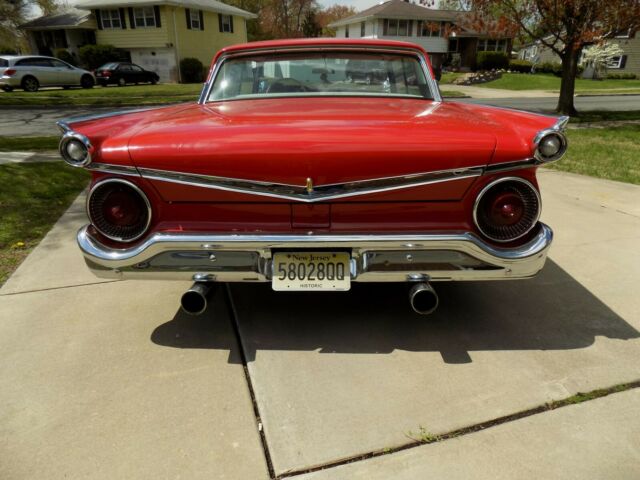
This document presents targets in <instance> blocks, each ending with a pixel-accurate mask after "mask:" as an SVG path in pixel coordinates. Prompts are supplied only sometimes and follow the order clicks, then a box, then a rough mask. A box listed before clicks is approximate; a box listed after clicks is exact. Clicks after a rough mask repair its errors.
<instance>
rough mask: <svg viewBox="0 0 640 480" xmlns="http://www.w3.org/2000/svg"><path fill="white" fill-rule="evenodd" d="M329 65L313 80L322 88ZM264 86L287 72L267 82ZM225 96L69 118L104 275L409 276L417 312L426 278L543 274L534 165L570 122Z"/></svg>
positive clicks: (363, 100) (89, 233)
mask: <svg viewBox="0 0 640 480" xmlns="http://www.w3.org/2000/svg"><path fill="white" fill-rule="evenodd" d="M372 45H374V46H372V47H371V48H373V49H377V48H379V44H375V43H373V42H372ZM394 45H395V44H394ZM269 46H270V47H271V45H269ZM271 48H273V47H271ZM393 48H395V46H394V47H393ZM411 48H414V47H411ZM388 49H389V50H391V49H392V48H391V47H388ZM242 53H244V52H242ZM342 60H344V59H341V61H342ZM251 61H252V60H251ZM312 63H313V62H312ZM343 63H344V62H343ZM293 67H295V65H293ZM333 70H334V69H333V67H332V68H327V67H326V66H324V67H323V68H315V67H314V68H311V67H310V68H309V72H310V73H309V74H310V75H311V74H313V75H317V76H318V77H319V79H318V80H317V82H318V83H317V85H319V88H324V87H323V86H324V85H326V80H327V76H328V74H327V72H329V74H330V75H334V74H335V72H334V71H333ZM292 71H293V68H292ZM331 72H333V73H331ZM260 73H261V74H262V73H264V72H263V71H262V70H261V71H260ZM229 78H231V77H229ZM254 78H255V77H254ZM413 78H415V76H414V77H413ZM329 79H331V77H330V76H329ZM209 82H211V78H210V79H209ZM265 82H267V83H269V82H271V84H272V85H275V84H278V82H280V80H277V79H276V80H269V81H265V79H264V75H262V76H261V77H260V78H259V82H254V83H255V84H256V85H259V86H258V87H256V88H260V89H263V90H264V91H267V90H268V86H267V87H266V86H265ZM342 84H343V85H344V88H348V89H350V90H349V91H353V89H358V91H362V89H367V91H368V90H371V89H373V90H372V91H377V90H375V89H378V90H380V89H382V90H380V91H381V92H383V93H384V92H385V91H388V89H389V88H391V89H393V88H394V87H393V83H392V82H389V81H386V82H383V85H361V84H353V82H352V81H351V80H349V79H345V80H344V81H343V82H342ZM225 85H226V84H225ZM279 85H280V87H282V86H283V85H284V86H292V88H294V87H295V89H296V90H295V92H296V95H298V94H299V95H305V92H303V91H301V90H299V89H300V86H299V85H297V84H294V83H291V82H286V83H285V82H280V84H279ZM307 85H308V84H307ZM222 86H224V85H222ZM413 87H415V80H414V83H412V88H413ZM234 88H235V87H234ZM416 88H417V87H416ZM238 91H239V92H241V93H242V95H245V94H246V92H244V93H243V90H242V88H238ZM214 92H215V88H213V86H212V85H211V83H209V84H208V85H207V86H206V87H205V95H203V97H202V98H201V102H200V104H198V105H185V106H175V107H168V108H164V109H157V110H149V111H147V112H139V113H129V114H124V115H119V116H114V117H109V118H104V119H85V120H77V121H76V122H74V123H62V124H61V126H62V128H63V129H64V131H65V135H64V137H63V140H62V142H61V147H60V148H61V153H62V155H63V157H65V159H66V160H67V162H68V163H70V164H71V165H74V166H81V167H85V168H88V169H90V170H91V171H92V172H93V183H92V188H91V190H90V193H89V198H88V204H87V205H88V207H87V208H88V213H89V217H90V219H91V224H90V225H88V226H87V227H85V228H83V229H81V230H80V232H79V233H78V242H79V245H80V247H81V249H82V251H83V254H84V256H85V260H86V262H87V264H88V266H89V267H90V268H91V269H92V270H93V271H94V273H96V275H98V276H100V277H104V278H163V279H184V280H193V281H195V282H197V283H198V284H199V285H200V287H202V288H204V286H207V285H211V284H215V283H216V282H270V283H271V284H272V286H273V288H274V289H275V290H284V291H295V290H348V289H349V287H350V284H351V282H411V283H413V284H414V286H413V287H412V290H411V294H410V295H411V302H412V306H413V307H414V309H415V310H416V311H419V313H429V312H430V311H432V309H433V308H435V305H437V296H435V293H434V292H433V289H432V288H431V287H430V284H429V282H433V281H451V280H456V281H458V280H472V281H475V280H500V279H518V278H528V277H531V276H533V275H535V274H536V273H537V272H538V271H539V270H540V269H541V268H542V267H543V265H544V262H545V259H546V254H547V251H548V249H549V247H550V244H551V240H552V232H551V230H550V228H549V227H547V226H546V225H544V224H542V223H540V222H539V221H538V219H539V215H540V211H541V199H540V195H539V191H538V186H537V182H536V177H535V172H536V169H537V167H538V166H539V165H542V164H544V163H548V162H550V161H555V160H557V159H558V158H560V157H561V156H562V154H563V153H564V151H565V150H566V138H565V136H564V134H563V133H562V130H563V128H564V126H565V124H566V119H555V118H552V117H548V116H542V115H535V114H529V113H525V112H515V111H507V110H499V109H492V108H490V107H481V106H472V105H465V104H457V103H453V102H442V101H441V100H440V99H439V98H436V99H429V98H413V97H412V96H410V95H409V96H406V95H404V96H403V95H400V96H396V97H393V98H391V97H389V98H387V96H385V95H384V94H380V95H377V94H376V95H373V96H365V97H361V96H360V95H351V94H349V95H345V96H340V95H338V96H335V95H334V96H332V95H329V96H325V95H316V96H314V95H311V96H307V97H306V98H305V99H304V102H303V103H302V102H301V100H300V99H299V98H291V97H289V96H287V95H285V94H283V93H282V90H280V89H279V90H278V91H277V93H275V94H273V95H271V96H267V98H257V99H256V98H252V97H251V96H250V97H251V98H240V99H234V100H231V101H229V100H225V99H221V98H219V97H216V95H217V94H216V93H214ZM436 93H437V91H436ZM416 95H417V94H416ZM211 98H213V100H212V101H209V99H211ZM302 105H304V107H302ZM200 287H198V288H200ZM192 294H193V295H191V296H195V297H196V298H200V297H202V295H201V294H202V291H200V293H198V289H196V291H195V292H192ZM196 303H197V302H196ZM193 310H197V308H195V307H194V308H193Z"/></svg>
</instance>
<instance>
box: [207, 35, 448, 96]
mask: <svg viewBox="0 0 640 480" xmlns="http://www.w3.org/2000/svg"><path fill="white" fill-rule="evenodd" d="M363 50H366V51H373V52H380V53H396V54H397V53H399V54H402V55H407V54H409V55H414V56H416V57H417V58H418V61H419V62H420V67H421V68H422V71H423V73H424V76H425V79H426V80H427V85H429V90H430V92H431V94H432V96H433V98H424V100H427V101H429V100H431V101H434V102H438V103H439V102H442V96H441V94H440V89H439V87H438V82H437V81H436V79H435V78H434V77H433V76H432V75H431V70H430V69H429V68H428V63H427V60H426V58H425V56H424V55H423V54H422V52H420V51H418V50H415V49H412V48H403V47H381V46H380V47H378V46H375V45H349V44H344V45H340V44H335V45H323V46H313V47H312V46H305V45H301V46H299V47H282V48H273V47H267V48H256V49H251V50H242V51H237V52H229V53H225V54H223V55H221V56H220V58H219V59H218V61H217V62H216V64H215V65H214V67H213V72H212V73H211V75H210V76H209V78H208V79H207V82H206V83H205V84H204V87H203V89H202V92H201V94H200V99H199V100H198V103H200V104H201V105H205V104H206V103H208V102H207V99H208V98H209V97H210V96H211V90H212V89H213V84H214V83H215V79H216V77H217V75H218V73H219V71H220V68H221V67H222V64H223V63H224V61H225V60H227V59H229V58H236V57H246V56H251V55H256V54H262V55H264V54H270V53H290V52H300V51H308V52H327V51H353V52H362V51H363ZM265 98H269V97H265ZM229 100H233V99H229ZM229 100H216V101H220V102H224V101H229Z"/></svg>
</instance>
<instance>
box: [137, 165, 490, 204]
mask: <svg viewBox="0 0 640 480" xmlns="http://www.w3.org/2000/svg"><path fill="white" fill-rule="evenodd" d="M138 170H139V172H140V174H141V175H142V177H143V178H146V179H148V180H159V181H164V182H172V183H179V184H183V185H190V186H196V187H203V188H212V189H216V190H223V191H229V192H238V193H247V194H252V195H261V196H265V197H272V198H279V199H283V200H295V201H299V202H306V203H311V202H320V201H325V200H334V199H338V198H347V197H354V196H359V195H367V194H371V193H381V192H388V191H392V190H399V189H404V188H411V187H417V186H422V185H429V184H432V183H440V182H447V181H451V180H460V179H463V178H473V177H479V176H481V175H482V174H483V171H484V167H481V166H479V167H469V168H462V169H452V170H441V171H436V172H428V173H416V174H412V175H403V176H398V177H387V178H379V179H373V180H359V181H354V182H345V183H336V184H328V185H318V186H314V187H313V189H308V188H307V185H288V184H282V183H269V182H261V181H253V180H243V179H239V178H227V177H216V176H210V175H201V174H193V173H180V172H170V171H166V170H154V169H150V168H139V169H138Z"/></svg>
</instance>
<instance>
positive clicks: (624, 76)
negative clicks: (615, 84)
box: [607, 73, 638, 80]
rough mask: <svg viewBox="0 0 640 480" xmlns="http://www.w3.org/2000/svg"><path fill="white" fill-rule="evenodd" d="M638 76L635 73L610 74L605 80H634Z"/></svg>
mask: <svg viewBox="0 0 640 480" xmlns="http://www.w3.org/2000/svg"><path fill="white" fill-rule="evenodd" d="M636 78H638V76H637V75H636V74H635V73H610V74H608V75H607V80H635V79H636Z"/></svg>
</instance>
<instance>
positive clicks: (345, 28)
mask: <svg viewBox="0 0 640 480" xmlns="http://www.w3.org/2000/svg"><path fill="white" fill-rule="evenodd" d="M344 37H345V38H349V25H345V26H344Z"/></svg>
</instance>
